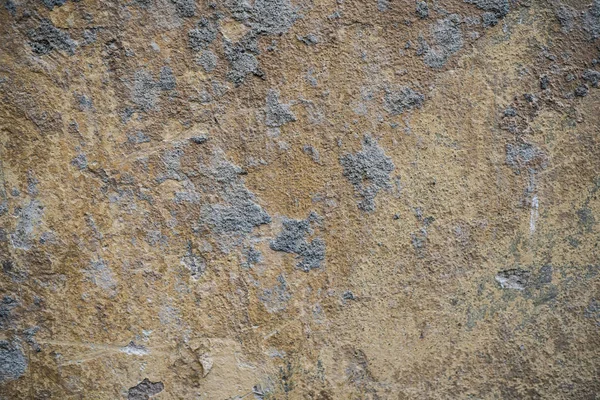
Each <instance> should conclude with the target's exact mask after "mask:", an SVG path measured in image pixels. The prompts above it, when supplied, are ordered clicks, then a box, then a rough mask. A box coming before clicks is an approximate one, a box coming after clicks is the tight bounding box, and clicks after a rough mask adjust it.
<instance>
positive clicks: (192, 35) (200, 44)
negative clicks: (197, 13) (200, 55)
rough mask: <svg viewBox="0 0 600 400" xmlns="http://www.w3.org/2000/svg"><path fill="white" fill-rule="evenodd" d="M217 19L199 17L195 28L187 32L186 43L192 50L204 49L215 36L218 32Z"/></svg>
mask: <svg viewBox="0 0 600 400" xmlns="http://www.w3.org/2000/svg"><path fill="white" fill-rule="evenodd" d="M218 29H219V27H218V23H217V20H214V19H208V18H206V17H202V18H200V21H198V25H197V27H196V28H194V29H192V30H191V31H189V32H188V43H189V46H190V48H191V49H192V50H194V51H200V50H203V49H206V48H207V47H208V46H209V45H210V44H211V43H212V42H213V41H214V40H215V39H216V38H217V33H218Z"/></svg>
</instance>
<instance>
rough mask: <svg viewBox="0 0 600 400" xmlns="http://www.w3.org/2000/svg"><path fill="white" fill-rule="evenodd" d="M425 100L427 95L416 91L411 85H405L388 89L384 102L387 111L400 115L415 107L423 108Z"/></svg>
mask: <svg viewBox="0 0 600 400" xmlns="http://www.w3.org/2000/svg"><path fill="white" fill-rule="evenodd" d="M424 100H425V96H423V95H422V94H421V93H418V92H415V91H414V90H413V89H411V88H409V87H403V88H400V89H399V90H391V89H386V91H385V95H384V97H383V104H384V108H385V109H386V111H387V112H389V113H390V114H392V115H399V114H402V113H403V112H404V111H407V110H412V109H413V108H421V106H422V105H423V101H424Z"/></svg>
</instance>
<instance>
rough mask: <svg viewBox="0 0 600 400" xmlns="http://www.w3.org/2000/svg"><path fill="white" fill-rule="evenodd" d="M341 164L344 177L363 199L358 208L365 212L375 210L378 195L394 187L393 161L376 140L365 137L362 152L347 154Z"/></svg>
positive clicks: (341, 159) (342, 158)
mask: <svg viewBox="0 0 600 400" xmlns="http://www.w3.org/2000/svg"><path fill="white" fill-rule="evenodd" d="M340 164H341V165H342V167H343V169H344V172H343V174H344V176H345V177H346V178H347V179H348V180H349V181H350V183H352V185H353V186H354V190H355V191H356V192H357V193H358V194H359V195H360V196H361V197H362V201H360V202H359V203H358V208H360V209H361V210H363V211H373V210H375V196H377V193H379V191H380V190H382V189H390V188H391V187H392V186H391V183H390V174H391V173H392V171H393V170H394V168H395V167H394V163H393V162H392V159H391V158H389V157H388V156H386V155H385V153H384V151H383V149H382V148H381V147H380V146H379V144H378V143H377V141H376V140H375V139H373V138H372V137H371V136H369V135H365V137H364V139H363V147H362V150H361V151H359V152H357V153H355V154H345V155H344V156H342V157H341V158H340Z"/></svg>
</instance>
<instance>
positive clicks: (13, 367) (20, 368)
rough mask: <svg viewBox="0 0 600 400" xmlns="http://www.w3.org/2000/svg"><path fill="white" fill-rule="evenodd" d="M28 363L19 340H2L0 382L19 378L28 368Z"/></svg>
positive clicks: (0, 345)
mask: <svg viewBox="0 0 600 400" xmlns="http://www.w3.org/2000/svg"><path fill="white" fill-rule="evenodd" d="M27 364H28V362H27V358H26V357H25V354H23V349H22V348H21V345H20V344H19V342H18V341H16V340H13V341H12V342H9V341H7V340H0V383H5V382H9V381H14V380H16V379H19V378H20V377H21V376H22V375H23V374H24V373H25V371H26V370H27Z"/></svg>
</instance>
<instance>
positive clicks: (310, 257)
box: [270, 212, 325, 272]
mask: <svg viewBox="0 0 600 400" xmlns="http://www.w3.org/2000/svg"><path fill="white" fill-rule="evenodd" d="M318 223H319V216H318V215H317V214H316V213H314V212H313V213H311V214H310V215H309V216H308V218H307V219H305V220H297V219H288V218H284V219H283V229H282V230H281V232H280V233H279V235H278V236H277V237H276V238H275V239H274V240H272V241H271V243H270V247H271V249H272V250H275V251H283V252H285V253H291V254H296V255H297V256H298V257H299V258H300V262H298V264H297V265H296V266H297V267H298V268H300V269H301V270H303V271H305V272H308V271H310V270H311V269H315V268H320V267H321V265H322V262H323V261H324V260H325V242H324V241H323V239H321V238H319V237H317V238H314V239H313V240H311V241H308V240H307V239H308V238H309V236H311V235H312V234H313V233H314V231H313V229H312V227H311V224H313V225H314V224H318Z"/></svg>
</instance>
